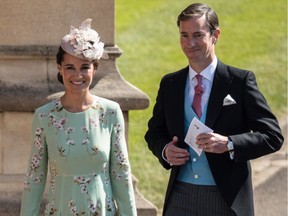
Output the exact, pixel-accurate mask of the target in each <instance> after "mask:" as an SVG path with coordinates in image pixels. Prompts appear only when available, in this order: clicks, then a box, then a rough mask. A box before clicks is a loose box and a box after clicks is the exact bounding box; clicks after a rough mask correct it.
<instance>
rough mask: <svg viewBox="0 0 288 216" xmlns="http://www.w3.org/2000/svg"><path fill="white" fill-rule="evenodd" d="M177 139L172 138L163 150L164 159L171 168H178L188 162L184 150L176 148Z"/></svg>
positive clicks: (187, 153) (186, 152) (186, 153)
mask: <svg viewBox="0 0 288 216" xmlns="http://www.w3.org/2000/svg"><path fill="white" fill-rule="evenodd" d="M177 144H178V137H176V136H174V137H173V139H172V141H171V142H169V143H168V145H167V147H166V149H165V157H166V159H167V161H168V162H169V163H170V165H171V166H173V165H175V166H179V165H183V164H185V163H186V161H188V160H189V152H188V151H187V150H186V149H182V148H179V147H177Z"/></svg>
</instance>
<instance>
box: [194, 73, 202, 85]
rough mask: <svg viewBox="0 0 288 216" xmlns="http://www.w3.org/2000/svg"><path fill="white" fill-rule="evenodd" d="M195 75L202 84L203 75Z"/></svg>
mask: <svg viewBox="0 0 288 216" xmlns="http://www.w3.org/2000/svg"><path fill="white" fill-rule="evenodd" d="M195 77H196V79H197V82H198V84H201V81H202V76H201V75H200V74H197V75H196V76H195Z"/></svg>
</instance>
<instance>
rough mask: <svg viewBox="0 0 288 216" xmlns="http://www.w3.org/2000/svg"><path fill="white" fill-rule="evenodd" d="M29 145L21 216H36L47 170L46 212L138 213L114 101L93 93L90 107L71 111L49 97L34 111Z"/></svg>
mask: <svg viewBox="0 0 288 216" xmlns="http://www.w3.org/2000/svg"><path fill="white" fill-rule="evenodd" d="M31 146H32V148H31V155H30V160H29V164H28V171H27V175H26V176H27V177H26V181H25V183H24V191H23V194H22V204H21V213H20V215H21V216H38V212H39V208H40V203H41V199H42V196H43V193H44V189H45V185H46V178H47V176H48V172H47V171H48V169H49V174H50V175H49V176H50V178H49V180H47V182H48V181H49V182H50V184H49V187H48V203H47V205H46V209H45V215H55V216H56V215H57V216H60V215H61V216H69V215H77V216H78V215H83V216H88V215H89V216H90V215H91V216H92V215H93V216H94V215H98V216H100V215H101V216H106V215H107V216H108V215H111V216H112V215H113V216H114V215H121V216H124V215H127V216H128V215H129V216H134V215H136V214H137V213H136V206H135V198H134V192H133V186H132V178H131V169H130V164H129V160H128V152H127V147H126V142H125V135H124V119H123V115H122V112H121V109H120V107H119V105H118V104H117V103H115V102H112V101H110V100H107V99H104V98H100V97H97V96H94V103H93V105H92V106H91V107H90V108H89V109H87V110H85V111H83V112H79V113H71V112H68V111H67V110H65V108H63V106H62V105H61V102H60V100H59V99H57V100H54V101H51V102H49V103H48V104H46V105H44V106H42V107H40V108H38V109H37V110H36V111H35V114H34V119H33V129H32V143H31ZM48 161H49V163H48ZM47 179H48V178H47Z"/></svg>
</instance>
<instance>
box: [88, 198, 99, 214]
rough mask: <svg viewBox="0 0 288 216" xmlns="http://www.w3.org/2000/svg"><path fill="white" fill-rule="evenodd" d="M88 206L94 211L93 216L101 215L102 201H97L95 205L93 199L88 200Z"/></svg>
mask: <svg viewBox="0 0 288 216" xmlns="http://www.w3.org/2000/svg"><path fill="white" fill-rule="evenodd" d="M88 208H89V211H90V212H91V213H93V216H101V205H100V202H97V204H96V205H95V204H94V203H93V202H92V200H88Z"/></svg>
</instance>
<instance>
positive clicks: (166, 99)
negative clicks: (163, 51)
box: [145, 3, 283, 216]
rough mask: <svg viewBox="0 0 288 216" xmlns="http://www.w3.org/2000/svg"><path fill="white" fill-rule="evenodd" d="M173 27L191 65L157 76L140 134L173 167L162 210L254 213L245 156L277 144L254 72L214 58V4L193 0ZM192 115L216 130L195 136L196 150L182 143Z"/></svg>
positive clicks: (182, 215)
mask: <svg viewBox="0 0 288 216" xmlns="http://www.w3.org/2000/svg"><path fill="white" fill-rule="evenodd" d="M177 25H178V27H179V33H180V44H181V47H182V50H183V52H184V54H185V55H186V57H187V59H188V61H189V66H187V67H186V68H183V69H181V70H179V71H177V72H174V73H171V74H167V75H165V76H164V77H163V79H162V80H161V83H160V88H159V91H158V96H157V99H156V104H155V107H154V110H153V116H152V118H151V119H150V120H149V123H148V131H147V133H146V135H145V139H146V141H147V143H148V147H149V149H150V150H151V151H152V152H153V154H154V155H155V156H156V157H158V159H159V161H160V163H161V164H162V166H163V167H164V168H166V169H170V168H172V170H171V175H170V179H169V184H168V188H167V192H166V197H165V203H164V208H163V215H165V216H172V215H173V216H175V215H177V216H178V215H179V216H186V215H187V216H188V215H189V216H191V215H192V216H217V215H219V216H225V215H227V216H228V215H229V216H230V215H231V216H232V215H233V216H235V215H237V216H252V215H254V209H253V194H252V182H251V170H250V163H249V160H250V159H255V158H258V157H261V156H263V155H266V154H269V153H272V152H275V151H277V150H279V149H280V148H281V146H282V144H283V136H282V135H281V130H280V128H279V125H278V122H277V120H276V118H275V116H274V115H273V114H272V112H271V110H270V108H269V106H268V105H267V103H266V101H265V99H264V97H263V95H262V94H261V93H260V91H259V89H258V87H257V84H256V80H255V76H254V75H253V73H252V72H250V71H246V70H242V69H238V68H234V67H231V66H228V65H226V64H224V63H222V62H221V61H220V60H218V59H217V57H216V56H215V44H216V42H217V40H218V39H219V35H220V28H219V23H218V17H217V15H216V13H215V12H214V11H213V10H212V9H211V8H209V7H208V6H207V5H205V4H199V3H196V4H192V5H190V6H188V7H187V8H186V9H184V10H183V12H181V13H180V15H179V16H178V21H177ZM196 75H198V76H196ZM199 75H200V76H199ZM193 118H197V119H199V120H200V121H201V122H202V123H204V124H205V125H206V126H208V127H209V128H210V129H212V130H213V132H209V133H200V134H199V135H198V136H197V137H196V138H195V140H194V143H192V144H191V146H193V144H194V145H196V146H197V147H196V148H194V149H193V148H192V147H190V146H189V145H188V144H189V143H190V141H191V142H193V140H185V137H186V134H187V132H188V129H189V126H190V124H191V121H192V119H193ZM184 140H185V141H186V142H185V141H184ZM187 142H188V143H187ZM201 150H202V151H201Z"/></svg>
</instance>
